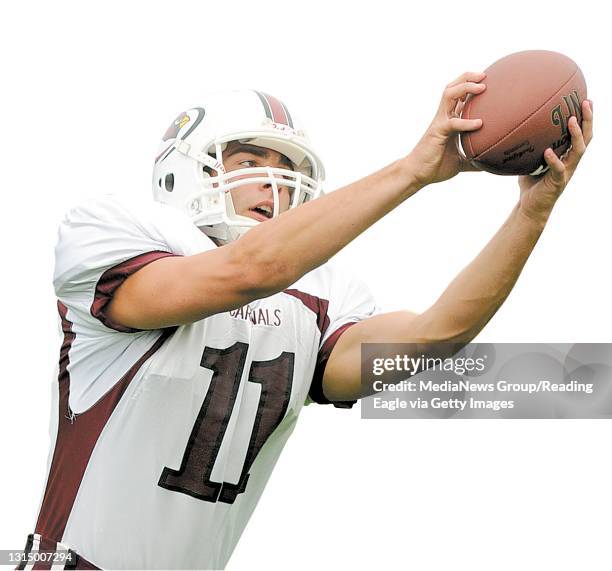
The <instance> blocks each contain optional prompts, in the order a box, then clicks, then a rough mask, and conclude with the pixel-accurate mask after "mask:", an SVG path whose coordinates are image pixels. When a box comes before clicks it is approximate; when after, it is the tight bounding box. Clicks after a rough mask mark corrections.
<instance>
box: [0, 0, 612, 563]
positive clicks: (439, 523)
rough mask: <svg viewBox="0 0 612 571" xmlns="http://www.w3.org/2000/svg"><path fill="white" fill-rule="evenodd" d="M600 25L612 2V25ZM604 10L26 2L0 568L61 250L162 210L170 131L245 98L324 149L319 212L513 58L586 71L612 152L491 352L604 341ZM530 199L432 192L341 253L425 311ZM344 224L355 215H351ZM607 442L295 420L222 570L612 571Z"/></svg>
mask: <svg viewBox="0 0 612 571" xmlns="http://www.w3.org/2000/svg"><path fill="white" fill-rule="evenodd" d="M599 6H600V7H601V6H603V3H599ZM599 9H600V8H597V7H596V3H595V2H587V1H584V2H560V1H557V2H554V3H549V2H542V3H538V2H535V1H530V2H519V1H515V2H512V3H497V2H478V1H471V2H463V3H457V4H441V3H436V2H433V1H429V2H419V3H410V4H409V3H396V2H394V1H392V0H377V1H376V2H350V3H349V2H332V1H328V2H325V3H321V4H318V3H312V2H287V1H285V2H281V1H278V2H274V1H266V0H263V1H260V2H257V1H251V2H247V1H236V0H235V1H230V0H224V1H216V2H213V1H208V2H180V1H174V2H147V3H146V4H145V3H137V2H131V3H130V2H114V1H108V0H107V1H106V2H104V3H95V4H94V3H90V2H62V1H54V2H42V1H40V2H27V1H21V2H19V3H17V2H13V3H11V4H10V5H7V6H5V8H4V10H3V15H2V23H1V24H0V26H1V31H0V47H1V53H2V60H3V63H2V70H3V77H2V79H3V81H2V92H1V93H2V94H1V97H2V105H1V106H0V113H1V122H0V126H1V129H2V138H1V141H2V142H1V143H0V144H1V147H2V148H1V149H0V151H1V153H0V157H1V161H2V163H1V164H2V166H1V174H2V187H1V198H2V200H1V203H0V216H1V224H0V232H1V238H2V246H3V252H2V261H3V269H2V280H1V286H0V287H1V298H0V299H1V300H2V309H3V311H2V330H3V335H2V339H3V343H2V365H3V367H2V373H3V374H2V381H3V383H2V386H3V391H2V395H3V399H2V403H3V404H2V410H3V414H2V416H1V423H2V424H1V426H0V438H1V450H0V457H1V458H2V470H1V472H0V506H1V513H2V515H1V516H0V548H7V549H16V548H20V547H22V546H23V545H24V542H25V538H26V535H27V533H29V532H31V531H32V530H33V526H34V522H35V517H36V512H37V509H38V504H39V501H40V497H41V491H42V486H43V482H44V477H45V465H46V456H47V450H48V437H47V430H48V417H49V393H50V389H49V387H50V383H51V382H53V381H54V379H52V376H51V371H52V369H53V365H54V362H55V361H56V359H57V355H58V349H59V337H58V335H57V323H56V309H55V299H54V295H53V291H52V286H51V274H52V267H53V246H54V242H55V232H56V227H57V224H58V222H59V220H60V217H61V216H62V213H63V212H64V211H65V210H66V209H67V208H68V207H69V206H70V205H72V204H73V203H74V202H76V201H77V200H80V199H81V198H82V197H84V196H89V195H95V194H100V193H103V192H108V191H114V192H125V193H131V194H139V195H142V196H145V195H147V193H148V192H149V188H150V173H151V166H152V158H153V156H154V154H155V151H156V149H157V145H158V141H159V139H160V137H161V135H162V133H163V132H164V131H165V129H166V127H167V126H168V125H169V123H170V122H171V121H172V120H173V119H174V117H175V116H176V115H177V114H178V113H179V112H180V111H182V110H183V109H184V108H186V107H189V106H192V105H194V104H197V102H198V99H199V97H200V96H201V94H203V93H205V92H206V91H211V90H218V89H222V88H240V87H252V88H256V89H259V90H262V91H265V92H268V93H271V94H274V95H276V96H277V97H279V98H280V99H282V100H284V101H285V102H286V103H288V105H289V107H290V109H292V112H293V113H294V114H297V115H300V116H301V117H302V119H303V122H304V123H305V124H306V125H307V126H308V130H309V132H310V136H311V139H312V141H313V143H314V145H315V146H316V147H317V148H318V149H319V151H320V154H321V155H322V156H323V158H324V160H325V162H326V165H327V170H328V184H327V188H328V190H332V189H334V188H337V187H338V186H341V185H343V184H345V183H348V182H350V181H353V180H354V179H356V178H359V177H361V176H363V175H366V174H368V173H370V172H372V171H373V170H375V169H377V168H380V167H382V166H384V165H385V164H387V163H388V162H391V161H392V160H394V159H396V158H398V157H400V156H402V155H404V154H406V153H408V152H409V151H410V150H411V148H412V147H413V145H414V144H415V143H416V142H417V140H418V139H419V137H420V136H421V134H422V132H423V131H424V129H425V128H426V127H427V125H428V123H429V121H430V120H431V117H432V116H433V113H434V112H435V109H436V107H437V104H438V100H439V98H440V95H441V92H442V90H443V88H444V86H445V85H446V83H448V82H449V81H451V80H452V79H454V78H455V77H456V76H458V75H460V74H461V73H462V72H463V71H466V70H480V69H484V68H485V67H487V66H488V65H489V64H491V63H492V62H493V61H495V60H496V59H498V58H499V57H502V56H504V55H506V54H508V53H511V52H513V51H519V50H523V49H551V50H557V51H561V52H564V53H566V54H567V55H569V56H571V57H572V58H573V59H574V60H575V61H576V62H577V63H578V64H579V65H580V66H581V68H582V70H583V72H584V75H585V77H586V79H587V84H588V88H589V97H590V98H592V99H593V100H594V102H595V112H596V138H595V140H594V142H593V144H592V145H591V147H590V148H589V152H588V153H587V155H586V157H585V158H584V160H583V163H582V164H581V165H580V169H579V170H578V172H577V173H576V175H575V177H574V179H573V180H572V182H571V184H570V186H569V187H568V189H567V192H566V193H565V194H564V196H563V197H562V199H561V201H560V202H559V204H558V206H557V208H556V210H555V212H554V214H553V216H552V218H551V220H550V223H549V227H548V228H547V229H546V231H545V233H544V235H543V236H542V238H541V240H540V243H539V244H538V246H537V248H536V250H535V252H534V254H533V255H532V257H531V259H530V260H529V262H528V264H527V267H526V268H525V270H524V272H523V275H522V277H521V279H520V281H519V283H518V285H517V286H516V288H515V290H514V292H513V293H512V294H511V296H510V298H509V299H508V301H507V302H506V304H505V305H504V306H503V307H502V308H501V309H500V311H499V312H498V314H497V315H496V316H495V317H494V318H493V320H492V321H491V322H490V324H489V325H488V326H487V327H486V329H485V330H484V331H483V332H482V334H481V335H480V336H479V338H478V340H480V341H517V342H518V341H521V342H528V341H534V342H535V341H541V342H588V341H592V342H595V341H599V342H609V341H612V339H611V338H610V333H609V328H608V319H609V317H610V315H611V313H612V312H611V309H612V302H611V296H610V291H611V287H610V286H611V284H610V276H609V271H608V268H609V260H610V257H609V251H608V248H609V245H610V244H611V243H612V240H611V237H612V230H611V228H612V224H611V223H610V212H611V210H612V209H611V207H612V195H611V193H612V188H610V182H609V174H608V173H609V167H610V157H609V153H608V152H607V150H608V149H607V144H606V140H607V139H606V137H607V136H608V135H609V133H610V127H611V120H610V114H609V109H608V108H607V107H608V100H609V98H610V91H611V87H612V85H611V83H612V82H611V81H610V77H609V73H610V67H609V56H610V54H611V53H612V50H611V45H610V44H611V42H610V33H609V28H608V23H609V20H608V19H607V18H606V17H605V16H604V15H603V13H598V10H599ZM517 191H518V187H517V185H516V180H515V179H514V178H505V177H496V176H493V175H489V174H485V173H477V174H472V173H468V174H463V175H460V176H459V177H457V178H455V179H453V180H451V181H449V182H446V183H444V184H440V185H436V186H435V187H430V188H427V189H425V190H423V191H422V192H421V193H420V194H419V195H418V196H416V197H413V198H412V199H411V200H409V201H408V202H407V203H406V204H404V205H403V206H402V207H401V208H399V209H398V210H397V211H396V212H394V213H392V214H391V215H390V216H388V217H387V218H386V219H384V220H383V221H382V222H380V223H378V224H377V225H376V226H375V227H374V228H372V229H371V230H369V231H368V232H366V234H365V235H364V236H363V237H361V238H360V239H358V240H357V241H355V242H354V243H353V244H351V245H350V246H349V247H348V248H346V250H345V251H344V252H342V253H341V254H340V255H339V261H340V263H342V264H346V265H350V266H352V267H353V268H354V270H355V271H357V273H360V274H361V275H362V276H363V277H364V279H365V280H366V281H367V282H368V283H369V285H370V286H371V288H372V290H373V291H374V293H375V294H376V296H377V299H378V300H379V301H380V302H381V304H382V305H383V306H384V307H386V308H389V309H392V308H400V307H405V308H409V309H413V310H417V311H419V310H423V309H425V308H426V307H428V305H429V304H431V303H432V302H433V301H435V299H436V297H437V296H438V295H439V294H440V293H441V291H442V290H443V289H444V287H445V286H446V285H447V284H448V283H449V281H450V280H451V279H452V278H453V277H454V275H455V274H456V273H457V272H458V271H459V270H460V269H461V268H463V267H464V266H465V265H466V264H467V263H468V262H469V261H470V260H471V259H472V258H473V257H474V256H475V255H476V254H477V252H478V251H479V250H480V248H481V247H482V246H484V244H485V243H486V241H487V240H488V239H489V238H490V236H492V234H493V233H494V231H495V230H496V228H497V227H498V226H499V225H500V224H501V223H502V221H503V220H504V219H505V217H506V216H507V214H508V213H509V212H510V210H511V208H512V206H513V204H514V203H515V201H516V200H517V196H518V192H517ZM338 215H339V216H341V215H342V213H338ZM611 439H612V425H611V424H610V422H609V421H548V422H540V421H518V420H517V421H400V420H398V421H373V420H370V421H367V420H361V419H360V417H359V409H358V408H355V409H354V410H352V411H342V410H336V409H333V408H332V407H318V406H311V407H308V408H307V409H305V410H304V413H303V415H302V418H301V419H300V422H299V423H298V427H297V429H296V431H295V433H294V436H293V437H292V439H291V440H290V442H289V444H288V446H287V448H286V450H285V452H284V453H283V456H282V457H281V460H280V461H279V463H278V465H277V468H276V470H275V472H274V474H273V475H272V478H271V480H270V483H269V485H268V488H267V489H266V491H265V492H264V495H263V497H262V499H261V501H260V504H259V506H258V508H257V510H256V511H255V514H254V516H253V518H252V520H251V522H250V524H249V526H248V527H247V529H246V531H245V534H244V536H243V538H242V540H241V542H240V543H239V545H238V548H237V550H236V552H235V555H234V557H233V560H232V561H231V563H230V569H231V570H232V571H242V570H260V569H261V570H263V569H266V570H269V571H271V570H284V569H293V570H296V571H297V570H306V569H360V570H361V569H363V570H366V569H394V568H406V567H407V568H411V569H420V570H429V569H432V570H434V569H435V570H438V569H449V568H452V569H469V570H472V571H473V570H480V569H482V570H485V569H486V570H490V569H500V570H505V569H508V570H515V569H517V568H520V569H555V570H561V569H578V568H580V569H589V570H591V569H604V568H609V565H610V554H609V541H608V540H609V533H610V527H609V526H610V518H609V514H610V512H611V511H612V498H611V495H612V487H611V486H610V482H611V481H612V460H611V458H612V455H611V454H610V441H611Z"/></svg>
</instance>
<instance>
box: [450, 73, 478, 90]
mask: <svg viewBox="0 0 612 571" xmlns="http://www.w3.org/2000/svg"><path fill="white" fill-rule="evenodd" d="M486 76H487V74H486V73H485V72H484V71H466V72H465V73H463V74H461V75H460V76H459V77H458V78H457V79H454V80H453V81H451V82H450V83H449V84H448V85H447V86H446V87H454V86H455V85H459V84H460V83H465V82H466V81H473V82H479V81H482V80H483V79H484V78H485V77H486Z"/></svg>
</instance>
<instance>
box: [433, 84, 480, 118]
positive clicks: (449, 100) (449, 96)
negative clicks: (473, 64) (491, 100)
mask: <svg viewBox="0 0 612 571" xmlns="http://www.w3.org/2000/svg"><path fill="white" fill-rule="evenodd" d="M486 88H487V86H486V85H485V84H484V83H473V82H471V81H467V82H465V83H460V84H458V85H453V86H452V87H447V88H446V89H445V90H444V95H443V97H442V99H443V101H444V108H445V110H446V113H447V114H452V112H453V111H454V110H455V107H456V106H457V101H461V100H463V99H464V98H465V97H466V96H467V95H468V94H470V93H471V94H473V95H479V94H480V93H482V92H483V91H485V90H486Z"/></svg>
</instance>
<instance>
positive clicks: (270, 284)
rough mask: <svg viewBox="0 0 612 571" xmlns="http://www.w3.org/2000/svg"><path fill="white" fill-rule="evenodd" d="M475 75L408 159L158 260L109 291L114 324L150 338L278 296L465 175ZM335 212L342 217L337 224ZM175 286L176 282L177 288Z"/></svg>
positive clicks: (454, 87) (447, 99) (450, 98)
mask: <svg viewBox="0 0 612 571" xmlns="http://www.w3.org/2000/svg"><path fill="white" fill-rule="evenodd" d="M484 77H485V75H484V73H477V72H468V73H465V74H463V75H462V76H460V77H459V78H457V79H456V80H455V81H453V82H452V83H450V84H449V85H448V86H447V88H446V89H445V91H444V94H443V96H442V100H441V102H440V105H439V108H438V110H437V113H436V115H435V117H434V120H433V121H432V123H431V125H430V127H429V128H428V130H427V132H426V133H425V135H424V136H423V137H422V139H421V140H420V141H419V143H418V144H417V145H416V147H415V149H414V150H413V151H412V153H411V154H410V155H408V156H407V157H405V158H402V159H400V160H397V161H395V162H394V163H392V164H390V165H388V166H387V167H385V168H383V169H382V170H380V171H378V172H376V173H374V174H371V175H369V176H367V177H365V178H363V179H361V180H359V181H357V182H354V183H352V184H350V185H348V186H346V187H344V188H341V189H338V190H337V191H335V192H333V193H331V194H329V195H326V196H323V197H321V198H319V199H317V200H315V201H312V202H308V203H306V204H304V205H302V206H300V208H297V209H292V210H290V211H287V212H284V213H283V214H282V216H279V217H278V218H274V219H271V220H268V221H266V223H265V224H260V225H258V226H256V227H254V228H252V229H251V230H250V231H249V232H248V233H247V234H245V235H244V236H243V237H242V238H241V239H240V240H237V241H235V242H232V243H230V244H227V245H226V246H223V247H221V248H217V249H216V250H214V251H210V252H205V253H202V254H198V255H195V256H188V257H172V258H164V259H161V260H158V261H156V262H154V263H151V264H149V265H148V266H146V267H145V268H143V269H141V270H140V271H138V272H137V273H135V274H134V275H133V276H131V277H130V278H129V279H128V280H126V282H125V283H124V284H123V285H122V286H121V287H120V288H119V289H118V290H117V292H116V293H115V295H114V298H113V301H112V304H111V306H110V315H111V316H112V318H113V320H115V321H117V322H118V323H122V324H124V325H127V326H129V327H135V328H140V329H156V328H162V327H167V326H171V325H178V324H185V323H191V322H194V321H198V320H200V319H203V318H205V317H207V316H209V315H213V314H216V313H220V312H224V311H228V310H231V309H235V308H237V307H241V306H243V305H245V304H247V303H248V302H250V301H253V300H255V299H260V298H262V297H267V296H270V295H272V294H274V293H277V292H279V291H282V290H283V289H285V288H286V287H288V286H289V285H290V284H292V283H294V282H295V281H297V280H298V279H299V278H300V277H301V276H303V275H304V274H306V273H308V272H309V271H311V270H312V269H314V268H316V267H318V266H320V265H321V264H323V263H324V262H326V261H327V260H328V259H330V258H331V257H332V256H333V255H334V254H336V253H337V252H338V251H339V250H341V249H342V248H343V247H344V246H346V245H347V244H348V243H349V242H351V241H352V240H354V239H355V238H356V237H357V236H359V234H361V233H362V232H363V231H365V230H366V229H367V228H369V227H370V226H371V225H372V224H374V223H375V222H376V221H378V220H379V219H380V218H382V217H383V216H384V215H385V214H387V213H388V212H390V211H391V210H393V209H394V208H396V207H397V206H398V205H399V204H401V203H402V202H403V201H404V200H406V199H407V198H408V197H410V196H412V195H413V194H414V193H416V192H417V191H419V190H420V189H421V188H423V187H424V186H426V185H428V184H432V183H435V182H440V181H444V180H447V179H449V178H452V177H453V176H455V175H456V174H457V173H458V172H460V171H463V170H465V171H467V170H474V168H473V167H472V166H471V165H470V164H469V163H468V162H466V161H463V160H462V159H461V157H460V156H459V155H458V153H457V151H456V148H455V138H454V136H455V135H456V133H457V132H460V131H470V130H475V129H478V128H480V127H481V121H480V120H479V119H472V120H467V119H460V118H459V117H458V116H457V113H456V111H457V108H458V106H459V105H460V104H461V102H462V101H463V100H464V99H465V97H466V96H467V95H468V94H478V93H481V92H482V91H484V85H483V84H481V83H478V82H479V81H482V79H484ZM338 212H342V216H338V214H337V213H338ZM177 276H180V279H177Z"/></svg>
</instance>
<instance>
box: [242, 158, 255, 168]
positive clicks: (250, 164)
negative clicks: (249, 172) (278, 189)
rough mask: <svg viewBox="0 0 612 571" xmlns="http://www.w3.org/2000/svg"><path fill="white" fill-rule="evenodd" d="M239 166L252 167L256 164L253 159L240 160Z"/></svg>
mask: <svg viewBox="0 0 612 571" xmlns="http://www.w3.org/2000/svg"><path fill="white" fill-rule="evenodd" d="M238 164H239V165H240V166H242V167H245V168H252V167H256V166H257V162H256V161H254V160H249V161H240V162H239V163H238Z"/></svg>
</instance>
